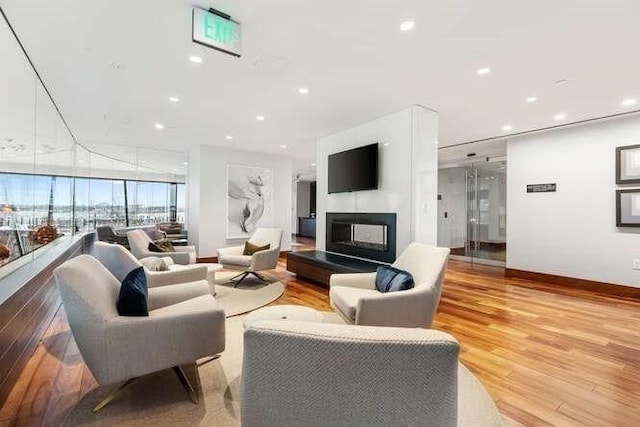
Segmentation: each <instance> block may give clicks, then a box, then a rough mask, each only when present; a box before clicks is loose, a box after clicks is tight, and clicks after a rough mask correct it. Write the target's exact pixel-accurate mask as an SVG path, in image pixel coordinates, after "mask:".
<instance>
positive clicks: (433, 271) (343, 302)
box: [329, 243, 449, 328]
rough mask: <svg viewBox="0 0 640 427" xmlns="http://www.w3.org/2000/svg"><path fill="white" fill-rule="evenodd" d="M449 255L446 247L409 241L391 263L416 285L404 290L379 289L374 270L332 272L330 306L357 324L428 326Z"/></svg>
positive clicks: (431, 320) (436, 302)
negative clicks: (353, 272) (365, 271)
mask: <svg viewBox="0 0 640 427" xmlns="http://www.w3.org/2000/svg"><path fill="white" fill-rule="evenodd" d="M448 257H449V249H448V248H439V247H436V246H430V245H425V244H421V243H411V244H410V245H409V246H408V247H407V248H406V249H405V250H404V252H402V254H401V255H400V256H399V257H398V258H397V259H396V261H395V262H394V263H393V264H392V265H393V266H394V267H396V268H399V269H402V270H406V271H408V272H409V273H411V274H412V275H413V280H414V283H415V287H414V288H413V289H409V290H406V291H398V292H388V293H382V292H379V291H378V290H377V289H376V287H375V279H376V273H356V274H333V275H331V278H330V280H329V285H330V290H329V297H330V300H331V305H332V307H333V308H335V309H336V311H337V312H338V313H339V314H340V315H342V317H344V318H345V319H346V320H347V321H349V322H350V323H355V324H356V325H370V326H400V327H407V328H430V327H431V323H432V322H433V318H434V316H435V314H436V309H437V308H438V302H439V301H440V292H441V290H442V282H443V280H444V274H445V270H446V267H447V259H448Z"/></svg>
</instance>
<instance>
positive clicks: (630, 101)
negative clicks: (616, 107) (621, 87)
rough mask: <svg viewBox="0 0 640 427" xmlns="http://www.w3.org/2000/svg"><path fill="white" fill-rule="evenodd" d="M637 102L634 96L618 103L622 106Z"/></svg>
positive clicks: (632, 104) (629, 105)
mask: <svg viewBox="0 0 640 427" xmlns="http://www.w3.org/2000/svg"><path fill="white" fill-rule="evenodd" d="M637 103H638V100H637V99H636V98H627V99H625V100H624V101H622V103H621V104H620V105H622V106H623V107H633V106H634V105H636V104H637Z"/></svg>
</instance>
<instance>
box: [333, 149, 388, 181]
mask: <svg viewBox="0 0 640 427" xmlns="http://www.w3.org/2000/svg"><path fill="white" fill-rule="evenodd" d="M328 163H329V167H328V173H329V193H345V192H348V191H361V190H375V189H377V188H378V143H375V144H370V145H365V146H363V147H358V148H354V149H352V150H348V151H342V152H340V153H335V154H331V155H329V162H328Z"/></svg>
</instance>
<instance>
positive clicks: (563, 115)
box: [553, 113, 567, 121]
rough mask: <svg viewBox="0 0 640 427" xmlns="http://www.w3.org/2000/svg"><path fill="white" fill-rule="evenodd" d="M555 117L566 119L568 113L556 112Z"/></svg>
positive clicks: (556, 118)
mask: <svg viewBox="0 0 640 427" xmlns="http://www.w3.org/2000/svg"><path fill="white" fill-rule="evenodd" d="M553 118H554V119H555V120H558V121H560V120H564V119H566V118H567V115H566V114H565V113H558V114H556V115H555V116H553Z"/></svg>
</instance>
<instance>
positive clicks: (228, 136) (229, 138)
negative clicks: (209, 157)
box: [224, 135, 233, 141]
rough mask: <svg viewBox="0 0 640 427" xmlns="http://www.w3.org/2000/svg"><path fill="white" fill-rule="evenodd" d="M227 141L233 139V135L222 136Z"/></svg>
mask: <svg viewBox="0 0 640 427" xmlns="http://www.w3.org/2000/svg"><path fill="white" fill-rule="evenodd" d="M224 139H226V140H227V141H231V140H232V139H233V135H227V136H225V137H224Z"/></svg>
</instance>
